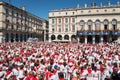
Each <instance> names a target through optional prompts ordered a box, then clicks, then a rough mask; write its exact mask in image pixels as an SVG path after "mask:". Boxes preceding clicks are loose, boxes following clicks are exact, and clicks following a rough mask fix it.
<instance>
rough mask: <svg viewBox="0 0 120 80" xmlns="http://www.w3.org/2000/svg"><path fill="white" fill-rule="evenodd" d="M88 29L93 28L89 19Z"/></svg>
mask: <svg viewBox="0 0 120 80" xmlns="http://www.w3.org/2000/svg"><path fill="white" fill-rule="evenodd" d="M88 30H92V21H91V20H88Z"/></svg>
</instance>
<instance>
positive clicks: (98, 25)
mask: <svg viewBox="0 0 120 80" xmlns="http://www.w3.org/2000/svg"><path fill="white" fill-rule="evenodd" d="M95 30H100V20H96V21H95Z"/></svg>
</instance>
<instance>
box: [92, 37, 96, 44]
mask: <svg viewBox="0 0 120 80" xmlns="http://www.w3.org/2000/svg"><path fill="white" fill-rule="evenodd" d="M92 43H93V44H95V36H92Z"/></svg>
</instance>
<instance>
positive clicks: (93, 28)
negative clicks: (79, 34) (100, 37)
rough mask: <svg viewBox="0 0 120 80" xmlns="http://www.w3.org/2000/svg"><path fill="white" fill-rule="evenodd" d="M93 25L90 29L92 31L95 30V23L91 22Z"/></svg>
mask: <svg viewBox="0 0 120 80" xmlns="http://www.w3.org/2000/svg"><path fill="white" fill-rule="evenodd" d="M92 26H93V27H92V30H93V31H94V30H95V24H94V23H93V25H92Z"/></svg>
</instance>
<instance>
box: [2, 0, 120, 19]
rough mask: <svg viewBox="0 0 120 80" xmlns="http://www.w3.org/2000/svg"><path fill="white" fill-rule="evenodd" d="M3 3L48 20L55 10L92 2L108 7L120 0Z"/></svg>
mask: <svg viewBox="0 0 120 80" xmlns="http://www.w3.org/2000/svg"><path fill="white" fill-rule="evenodd" d="M3 1H5V2H9V1H10V2H11V4H12V5H14V6H16V7H19V8H20V7H22V6H25V7H26V11H28V12H30V13H32V14H34V15H36V16H38V17H40V18H43V19H48V13H49V11H50V10H56V9H61V8H75V7H77V5H78V4H79V5H80V7H84V4H87V5H88V6H90V5H91V3H92V2H93V1H94V2H95V3H96V5H98V6H99V5H100V2H102V3H103V5H105V6H106V5H108V1H110V2H111V4H113V5H115V4H117V1H120V0H3Z"/></svg>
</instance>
